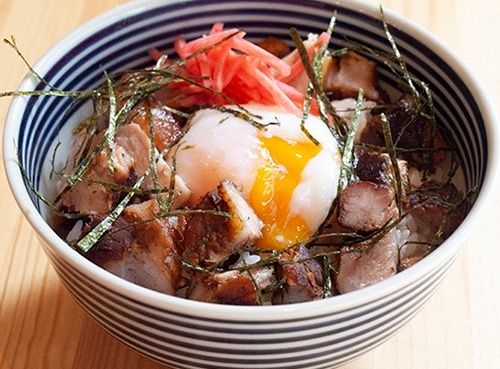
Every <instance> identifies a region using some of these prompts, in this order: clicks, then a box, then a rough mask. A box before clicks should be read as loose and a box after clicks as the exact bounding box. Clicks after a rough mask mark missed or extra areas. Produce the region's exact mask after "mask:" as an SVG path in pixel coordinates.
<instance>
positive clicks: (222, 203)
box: [182, 181, 263, 266]
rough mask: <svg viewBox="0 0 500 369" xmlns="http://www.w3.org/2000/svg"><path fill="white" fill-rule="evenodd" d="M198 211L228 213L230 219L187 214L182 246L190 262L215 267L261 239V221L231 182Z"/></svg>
mask: <svg viewBox="0 0 500 369" xmlns="http://www.w3.org/2000/svg"><path fill="white" fill-rule="evenodd" d="M195 209H199V210H209V211H210V210H212V211H219V212H226V213H228V214H229V217H226V216H220V215H210V214H193V215H188V216H187V220H186V228H185V232H184V240H183V241H182V246H183V248H184V250H185V255H186V258H187V259H188V260H190V261H191V262H193V263H196V264H201V265H207V266H215V265H218V264H220V263H221V262H223V261H225V260H226V259H227V258H228V257H229V256H230V255H232V254H234V253H235V252H237V251H243V250H244V249H245V248H247V247H250V246H251V245H253V244H254V243H255V242H256V241H257V240H258V239H259V238H260V236H261V230H262V227H263V224H262V221H261V220H260V219H259V218H258V217H257V215H255V213H254V211H253V210H252V208H251V207H250V206H249V205H248V203H247V202H246V200H245V199H244V198H243V197H242V195H241V194H240V192H239V191H238V190H237V189H236V187H235V186H234V184H233V183H231V182H230V181H223V182H222V183H221V184H220V185H219V186H218V187H217V189H216V190H215V191H213V192H210V193H208V194H207V195H206V196H205V197H204V198H202V199H201V200H200V201H199V203H198V204H197V205H196V206H195Z"/></svg>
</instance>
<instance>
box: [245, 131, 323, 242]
mask: <svg viewBox="0 0 500 369" xmlns="http://www.w3.org/2000/svg"><path fill="white" fill-rule="evenodd" d="M260 142H261V144H262V148H263V150H262V153H263V155H264V158H265V162H266V164H265V165H264V166H262V167H260V168H259V169H258V171H257V177H256V179H255V182H254V184H253V186H252V189H251V191H250V195H249V202H250V205H251V206H252V208H253V209H254V211H255V213H256V214H257V215H258V216H259V218H260V219H261V220H262V221H263V223H264V229H263V230H262V238H261V239H260V240H259V241H258V242H257V246H258V247H260V248H262V249H274V250H282V249H284V248H286V247H288V246H290V245H293V244H296V243H298V242H302V241H305V240H306V239H307V238H309V237H310V236H311V234H312V230H311V229H309V227H308V225H307V222H306V221H305V220H304V219H303V218H302V217H301V215H300V214H293V213H292V211H291V210H292V209H290V203H291V200H292V195H293V192H294V190H295V188H296V187H297V185H298V184H299V183H300V181H301V175H302V171H303V170H304V168H305V166H306V165H307V163H308V162H309V161H310V160H311V159H312V158H313V157H315V156H316V155H317V154H318V153H319V152H320V150H321V146H320V145H315V144H314V143H313V142H295V141H289V140H284V139H282V138H279V137H276V136H273V137H271V138H266V137H261V138H260Z"/></svg>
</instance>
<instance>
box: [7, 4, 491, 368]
mask: <svg viewBox="0 0 500 369" xmlns="http://www.w3.org/2000/svg"><path fill="white" fill-rule="evenodd" d="M123 2H124V1H120V0H100V1H94V0H79V1H70V0H44V1H32V0H0V35H1V36H2V37H5V36H9V35H11V34H12V35H15V36H16V38H17V40H18V44H19V46H20V47H21V49H22V50H23V52H24V53H25V55H26V56H27V57H28V59H29V60H36V59H37V58H38V57H40V56H41V55H42V53H43V52H44V51H45V50H46V49H48V48H49V47H50V46H51V45H52V44H53V43H54V42H56V41H57V40H58V39H59V38H61V37H62V36H63V35H65V34H66V33H67V32H69V31H71V30H72V29H73V28H75V27H76V26H78V25H79V24H81V23H82V22H84V21H86V20H88V19H89V18H91V17H93V16H95V15H97V14H99V13H101V12H102V11H104V10H107V9H110V8H111V7H113V6H115V5H118V4H120V3H123ZM383 4H384V5H385V6H386V7H389V8H392V9H394V10H396V11H398V12H400V13H402V14H404V15H406V16H408V17H409V18H411V19H413V20H415V21H416V22H418V23H420V24H422V25H423V26H425V27H427V28H428V29H430V30H431V31H432V32H434V33H435V34H437V35H438V36H439V37H441V38H442V39H443V40H444V41H446V42H447V43H448V44H449V45H450V46H451V47H452V48H453V49H454V50H455V51H456V52H457V53H458V54H459V55H460V56H461V57H462V59H463V60H464V61H465V62H466V63H467V64H469V65H470V66H472V67H473V69H474V70H475V71H476V72H477V74H478V76H479V78H480V79H481V80H482V82H483V83H484V85H485V87H486V88H487V90H488V91H489V93H490V94H491V96H492V97H493V99H494V102H495V103H496V105H498V103H500V68H499V67H498V61H499V60H500V47H499V46H498V41H497V37H498V35H499V34H500V22H499V19H500V3H499V2H498V1H497V0H476V1H470V0H420V1H414V0H387V1H383ZM25 72H26V70H25V68H24V66H23V65H22V63H21V61H20V60H19V59H18V58H17V57H16V56H15V54H14V53H13V52H12V51H11V50H10V49H8V47H1V48H0V90H3V91H5V90H12V89H15V88H16V86H17V84H18V83H19V81H20V80H21V78H22V77H23V75H24V73H25ZM8 104H9V99H3V100H1V101H0V121H2V122H3V121H4V117H5V114H6V112H7V108H8ZM0 186H1V187H0V188H1V190H2V191H1V192H0V199H1V202H0V204H1V206H0V224H1V227H2V228H1V229H2V232H1V233H0V242H1V246H0V368H5V369H7V368H14V369H21V368H47V369H58V368H64V369H66V368H74V369H83V368H103V369H104V368H109V369H115V368H139V367H140V368H142V369H153V368H162V366H161V365H159V364H156V363H154V362H152V361H150V360H148V359H145V358H143V357H141V356H140V355H138V354H137V353H135V352H134V351H132V350H130V349H128V348H127V347H125V346H123V345H122V344H120V343H119V342H118V341H117V340H115V339H114V338H112V337H111V336H110V335H108V334H107V333H106V332H104V331H103V330H102V329H101V328H99V327H98V326H97V325H96V324H95V323H94V322H93V321H92V320H91V319H90V318H89V317H88V316H87V315H86V314H84V312H83V311H82V309H81V308H80V307H79V306H78V305H77V304H76V303H75V302H74V301H73V300H72V298H71V297H70V296H69V294H68V292H66V290H65V289H64V288H63V287H62V285H61V283H60V282H59V280H58V279H57V277H56V275H55V273H54V271H53V270H52V268H51V267H50V266H49V265H48V263H47V258H46V257H45V255H44V254H43V252H42V250H41V248H40V247H39V245H38V242H37V240H36V237H35V235H34V232H33V231H32V230H31V229H30V226H29V225H28V223H27V222H26V221H25V220H24V218H23V217H22V215H21V213H20V211H19V210H18V209H17V206H16V204H15V202H14V200H13V198H12V196H11V194H10V191H9V189H8V186H7V182H6V179H5V175H4V172H3V169H2V171H1V174H0ZM499 208H500V194H498V195H497V196H496V197H495V198H494V199H493V201H492V202H491V206H490V208H489V210H488V211H487V213H486V214H484V217H483V220H482V222H481V224H479V226H477V227H476V228H475V229H474V231H473V233H472V234H471V236H470V237H469V238H468V240H467V242H466V243H467V247H466V249H465V251H464V252H463V253H462V255H461V256H460V258H459V260H458V262H457V264H456V265H455V267H454V268H453V271H452V272H451V274H450V275H449V276H448V277H447V279H446V281H445V283H444V284H443V286H442V287H441V288H440V289H439V291H438V292H437V293H436V295H435V296H434V297H433V298H432V299H431V301H430V302H429V303H428V304H427V305H426V306H425V308H424V309H423V310H422V312H421V313H420V314H419V315H418V316H417V317H416V318H415V319H414V320H413V321H412V322H410V323H409V324H408V325H407V326H406V327H405V328H403V329H402V330H401V331H400V332H399V333H398V334H397V335H396V336H395V337H394V338H392V339H391V340H389V341H388V342H386V343H385V344H383V345H382V346H380V347H379V348H377V349H376V350H374V351H372V352H370V353H368V354H366V355H364V356H363V357H361V358H359V359H357V360H355V361H354V362H352V363H351V364H348V365H346V366H345V369H380V368H385V369H395V368H398V369H399V368H405V369H422V368H441V369H446V368H449V369H462V368H463V369H470V368H478V369H479V368H481V369H495V368H499V367H500V288H499V281H500V268H499V267H498V260H500V247H499V241H498V237H497V234H496V230H497V229H498V223H499V219H500V213H499V210H498V209H499Z"/></svg>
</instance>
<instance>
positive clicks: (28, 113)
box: [3, 0, 500, 369]
mask: <svg viewBox="0 0 500 369" xmlns="http://www.w3.org/2000/svg"><path fill="white" fill-rule="evenodd" d="M335 10H336V11H337V12H338V22H337V25H336V28H335V32H334V41H333V42H334V43H336V44H337V45H342V43H343V42H344V36H347V37H348V38H349V39H350V40H353V41H357V42H360V43H364V44H367V45H370V46H372V47H376V48H379V49H382V50H385V51H387V52H391V50H390V45H389V44H388V42H387V40H386V38H385V35H384V32H383V29H382V23H381V21H380V12H379V8H378V6H376V5H374V4H367V3H365V2H360V1H355V0H352V1H342V2H340V3H337V2H335V1H319V0H314V1H298V0H291V1H290V0H276V1H258V0H242V1H233V0H220V1H216V0H209V1H205V0H203V1H201V0H195V1H175V0H171V1H168V0H165V1H160V0H139V1H135V2H132V3H129V4H126V5H124V6H121V7H118V8H115V9H113V10H111V11H109V12H107V13H105V14H103V15H101V16H99V17H97V18H95V19H93V20H91V21H90V22H88V23H86V24H84V25H83V26H81V27H80V28H78V29H77V30H75V31H73V32H71V33H70V34H69V35H68V36H66V37H65V38H64V39H62V40H61V41H59V42H58V43H57V44H56V45H55V46H54V47H53V48H52V49H50V50H49V51H48V52H47V53H46V54H45V55H44V56H43V57H42V58H41V59H40V61H39V62H38V63H37V64H36V67H35V69H36V70H37V71H38V72H39V73H40V74H42V75H44V76H45V77H46V79H47V80H48V81H49V82H50V83H51V84H53V85H54V86H57V87H59V88H61V89H66V90H76V89H88V88H92V87H95V86H97V85H98V84H100V83H101V82H102V76H103V71H104V70H106V71H108V72H115V71H119V70H125V69H129V68H133V67H140V66H145V65H147V64H148V63H151V62H150V60H149V58H148V56H147V51H148V50H149V49H151V48H153V47H157V48H159V49H161V50H166V51H167V52H172V43H173V41H174V40H175V39H176V37H178V36H179V35H182V36H184V37H186V38H188V39H190V38H194V37H197V36H200V35H201V34H203V33H206V32H208V30H209V29H210V27H211V25H212V24H213V23H214V22H221V21H222V22H224V23H225V24H226V26H228V27H240V28H244V29H245V30H246V31H247V32H248V38H249V39H250V40H258V39H260V38H262V37H265V36H276V37H279V38H284V39H289V36H288V30H289V28H290V27H292V26H294V27H296V28H298V29H299V30H301V32H303V35H306V34H307V33H308V32H315V33H318V32H321V31H323V30H325V29H326V27H327V25H328V21H329V19H330V17H331V16H332V14H333V12H334V11H335ZM386 19H387V20H388V22H389V23H390V24H391V25H392V27H391V32H392V34H393V36H394V38H395V40H396V42H397V44H398V45H399V48H400V50H401V52H402V54H403V56H404V57H405V58H406V59H407V62H408V68H409V70H410V72H411V73H413V74H414V75H415V76H417V77H419V78H420V79H421V80H423V81H427V82H428V83H429V85H430V88H431V90H432V91H433V93H434V101H435V105H436V111H437V117H438V120H439V123H440V124H443V125H445V126H446V127H447V128H449V130H450V132H451V133H452V139H453V140H454V141H455V143H456V145H457V147H458V154H459V156H460V158H461V160H462V161H463V169H464V175H465V186H466V187H467V188H468V189H470V188H474V187H477V188H478V189H479V195H478V197H477V199H476V200H475V202H471V203H469V204H468V206H469V211H468V215H467V217H466V219H465V220H464V222H463V223H462V224H461V225H460V227H459V228H458V229H457V230H456V231H455V232H454V233H453V235H452V236H451V237H450V238H449V239H448V240H447V241H446V242H445V243H444V244H443V245H441V246H440V247H439V248H438V249H437V250H436V251H434V252H433V253H432V254H431V255H429V256H428V257H427V258H425V259H424V260H423V261H421V262H419V263H417V264H416V265H415V266H414V267H411V268H409V269H408V270H405V271H403V272H401V273H399V274H398V275H396V276H394V277H392V278H390V279H388V280H386V281H384V282H381V283H378V284H376V285H373V286H371V287H367V288H364V289H362V290H359V291H356V292H352V293H348V294H345V295H341V296H336V297H333V298H329V299H325V300H320V301H314V302H307V303H300V304H293V305H285V306H259V307H241V306H224V305H214V304H207V303H201V302H196V301H188V300H184V299H180V298H177V297H172V296H167V295H163V294H161V293H158V292H155V291H151V290H148V289H145V288H142V287H140V286H137V285H134V284H132V283H129V282H127V281H125V280H122V279H120V278H118V277H116V276H114V275H112V274H110V273H108V272H106V271H105V270H103V269H100V268H99V267H97V266H96V265H94V264H92V263H91V262H89V261H88V260H87V259H85V258H84V257H82V256H81V255H80V254H78V253H77V252H76V251H75V250H73V249H71V248H70V247H69V246H68V245H67V244H66V243H65V242H64V241H63V240H62V239H60V238H59V237H58V236H57V234H56V233H55V232H54V231H53V230H52V229H51V227H50V226H49V224H48V223H47V217H46V213H45V212H44V209H43V207H42V204H41V203H40V201H39V200H38V199H37V198H36V196H34V195H33V193H31V192H30V191H29V189H28V188H27V186H26V183H25V182H24V181H23V177H22V175H21V172H20V170H19V167H18V165H17V153H19V158H20V161H21V163H22V165H23V166H24V168H25V169H26V172H27V176H28V178H29V179H30V181H32V182H33V184H34V185H35V187H36V188H37V189H39V190H40V191H42V192H48V193H49V196H50V188H53V186H52V187H51V183H50V180H49V178H48V177H49V171H50V166H49V164H48V163H49V162H50V160H49V159H50V153H51V147H53V145H54V142H56V141H57V140H60V141H61V142H63V145H62V147H61V149H60V150H61V154H60V156H61V157H65V155H67V151H68V149H69V137H70V129H71V127H72V125H74V124H75V122H76V121H77V120H78V119H79V118H81V117H82V115H84V114H85V111H86V109H88V104H83V103H82V102H79V101H76V102H74V101H72V100H70V99H68V98H57V97H16V98H14V99H13V102H12V105H11V107H10V110H9V114H8V117H7V123H6V126H5V132H4V146H3V150H4V160H5V167H6V171H7V176H8V180H9V183H10V186H11V189H12V192H13V193H14V195H15V197H16V199H17V202H18V204H19V206H20V208H21V209H22V211H23V212H24V214H25V216H26V217H27V219H28V220H29V222H30V223H31V224H32V226H33V228H34V229H35V231H36V232H37V234H38V237H39V239H40V240H41V244H42V246H43V248H44V250H45V252H46V253H47V255H48V257H49V259H50V262H51V264H52V265H53V267H54V268H55V270H56V271H57V274H58V275H59V277H60V278H61V280H62V282H63V283H64V285H65V286H66V287H67V288H68V290H69V291H70V292H71V294H72V295H73V296H74V298H75V299H76V300H77V301H78V303H79V304H80V305H81V306H82V308H83V309H84V310H85V311H87V312H88V314H89V315H90V316H92V317H93V318H94V319H95V320H96V321H97V322H98V323H99V324H100V325H101V326H102V327H103V328H104V329H106V330H107V331H108V332H109V333H111V334H112V335H113V336H115V337H116V338H117V339H119V340H120V341H122V342H124V343H125V344H127V345H128V346H130V347H132V348H134V349H135V350H137V351H138V352H140V353H142V354H144V355H146V356H148V357H150V358H151V359H153V360H156V361H159V362H162V363H165V364H168V365H170V366H171V367H175V368H217V369H220V368H259V369H264V368H272V369H276V368H289V369H290V368H331V367H335V366H338V365H341V364H343V363H345V362H347V361H349V360H352V359H353V358H355V357H356V356H358V355H360V354H362V353H364V352H366V351H368V350H370V349H372V348H373V347H375V346H377V345H379V344H380V343H381V342H383V341H385V340H387V339H388V338H389V337H390V336H391V335H393V334H394V333H395V332H396V331H397V330H398V329H399V328H401V326H403V325H404V324H405V323H406V322H408V320H410V319H411V318H412V317H413V316H414V315H415V314H416V313H417V312H418V311H419V309H420V308H421V307H422V305H423V304H424V303H425V302H426V301H427V300H428V299H429V297H430V296H431V295H432V294H433V292H434V291H435V290H436V288H437V287H438V286H439V284H440V282H441V281H442V279H443V277H444V276H445V274H446V273H447V272H448V270H449V269H450V267H451V265H452V264H453V262H454V260H455V259H456V257H457V254H458V252H459V250H460V248H461V246H462V244H463V241H464V239H465V237H466V235H467V234H468V232H469V230H470V229H471V227H472V225H473V224H474V223H475V222H476V221H477V220H478V219H479V218H480V215H481V210H482V209H483V206H484V205H485V203H486V202H487V198H488V196H489V195H490V194H491V193H492V191H493V183H494V180H493V177H494V175H495V173H496V172H498V163H499V152H498V147H500V141H499V139H498V122H495V117H494V115H493V112H492V106H491V103H490V102H489V101H488V99H487V97H486V96H485V93H484V91H483V90H482V89H481V87H480V86H479V83H478V81H477V79H476V77H474V75H473V74H472V73H471V72H470V71H469V70H468V69H467V68H466V67H465V66H464V65H463V64H462V62H461V61H460V60H459V59H458V58H457V57H456V56H454V55H453V53H452V52H450V50H449V49H448V48H447V47H446V46H444V45H443V44H442V43H441V42H439V41H438V40H436V38H434V37H433V36H432V35H431V34H430V33H429V32H427V31H425V30H424V29H422V28H421V27H419V26H417V25H415V24H414V23H412V22H411V21H409V20H406V19H404V18H402V17H400V16H398V15H396V14H394V13H392V12H390V11H386ZM380 77H381V80H382V82H383V83H385V84H386V85H396V84H397V80H396V79H395V78H394V77H393V76H392V75H391V74H390V73H389V72H388V70H387V69H386V68H385V67H383V66H382V67H380ZM44 87H45V86H44V85H43V84H40V83H39V82H38V81H36V80H35V79H34V78H32V77H30V76H28V77H27V78H26V79H25V80H24V81H23V82H22V84H21V86H20V89H21V90H32V89H40V88H44ZM13 142H15V144H14V143H13Z"/></svg>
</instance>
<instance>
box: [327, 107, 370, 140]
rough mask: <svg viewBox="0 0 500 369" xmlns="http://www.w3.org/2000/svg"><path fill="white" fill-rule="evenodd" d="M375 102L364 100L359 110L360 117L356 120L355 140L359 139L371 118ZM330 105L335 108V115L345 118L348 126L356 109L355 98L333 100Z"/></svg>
mask: <svg viewBox="0 0 500 369" xmlns="http://www.w3.org/2000/svg"><path fill="white" fill-rule="evenodd" d="M376 105H377V103H375V102H373V101H365V102H364V103H363V106H362V110H361V111H360V117H359V122H358V129H357V131H356V141H360V139H361V134H362V133H363V131H364V129H365V127H366V125H367V123H368V122H369V121H370V120H371V118H372V116H371V110H370V109H371V108H374V107H375V106H376ZM332 106H333V107H334V108H335V111H336V113H337V115H338V116H339V117H340V118H342V119H343V120H345V121H346V122H347V124H348V125H349V126H350V123H351V121H352V117H353V115H354V112H355V109H356V100H355V99H352V98H347V99H342V100H333V101H332Z"/></svg>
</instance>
